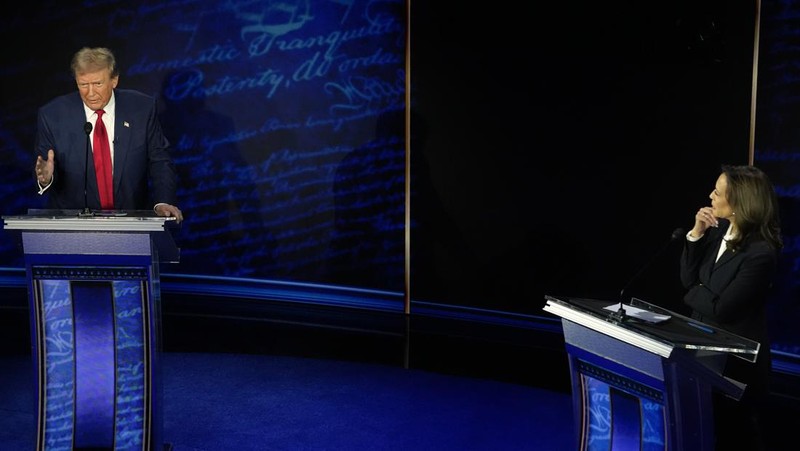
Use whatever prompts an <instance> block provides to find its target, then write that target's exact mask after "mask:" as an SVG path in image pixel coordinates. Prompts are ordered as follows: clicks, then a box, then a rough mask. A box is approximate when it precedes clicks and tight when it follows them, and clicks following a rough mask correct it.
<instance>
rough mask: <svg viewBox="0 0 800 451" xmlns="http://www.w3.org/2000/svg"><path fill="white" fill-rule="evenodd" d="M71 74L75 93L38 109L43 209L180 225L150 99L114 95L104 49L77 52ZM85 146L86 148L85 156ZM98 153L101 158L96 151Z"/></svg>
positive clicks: (172, 176) (112, 65) (110, 61)
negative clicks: (139, 216) (136, 213)
mask: <svg viewBox="0 0 800 451" xmlns="http://www.w3.org/2000/svg"><path fill="white" fill-rule="evenodd" d="M72 72H73V75H74V77H75V81H76V83H77V86H78V92H75V93H71V94H65V95H62V96H60V97H57V98H55V99H53V100H51V101H50V102H48V103H47V104H46V105H44V106H42V107H41V108H40V109H39V115H38V123H37V133H36V143H35V152H36V155H37V159H36V167H35V171H36V178H37V182H38V184H39V194H41V195H46V196H48V206H49V207H50V208H54V209H59V210H61V209H82V208H89V209H91V210H101V209H109V210H149V209H153V210H154V211H155V213H156V214H158V215H159V216H173V217H175V218H176V219H177V221H178V222H180V221H182V220H183V213H182V212H181V210H180V209H179V208H178V207H177V206H175V204H176V194H175V192H176V187H177V180H176V172H175V168H174V166H173V162H172V158H171V157H170V154H169V145H170V144H169V141H168V140H167V138H166V137H165V136H164V134H163V133H162V131H161V124H160V123H159V121H158V117H157V109H156V102H155V99H154V98H153V97H150V96H148V95H145V94H143V93H140V92H137V91H132V90H125V89H116V88H117V84H118V82H119V70H118V68H117V65H116V60H115V58H114V54H113V53H112V52H111V51H110V50H109V49H106V48H88V47H85V48H82V49H81V50H79V51H78V52H76V53H75V55H74V56H73V58H72ZM88 143H92V146H91V152H90V153H87V146H88V145H89V144H88ZM104 148H105V149H108V150H103V151H101V150H102V149H104ZM101 155H105V156H101ZM98 174H99V175H100V177H99V178H98ZM106 174H107V175H106ZM105 180H108V185H107V186H106V185H105ZM112 180H113V183H112ZM104 186H105V188H104ZM84 188H85V189H86V191H85V192H84Z"/></svg>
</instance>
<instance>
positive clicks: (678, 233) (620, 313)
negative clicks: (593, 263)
mask: <svg viewBox="0 0 800 451" xmlns="http://www.w3.org/2000/svg"><path fill="white" fill-rule="evenodd" d="M684 235H686V231H685V230H684V229H682V228H680V227H678V228H677V229H675V230H673V231H672V235H670V237H669V241H667V242H666V243H664V246H662V247H661V249H659V250H658V252H656V253H655V254H653V256H652V257H650V260H648V261H647V263H646V264H645V265H644V266H642V267H641V268H639V271H637V272H636V274H634V275H633V277H631V279H630V280H629V281H628V283H626V284H625V286H624V287H622V290H620V292H619V308H618V309H617V311H616V312H614V313H612V314H611V315H610V316H611V317H612V318H613V319H616V320H617V321H624V320H625V307H624V302H625V297H624V296H625V292H626V291H627V290H628V288H630V287H631V285H633V282H635V281H637V280H638V279H639V277H641V275H642V274H643V273H644V272H645V270H647V269H648V268H650V266H651V265H652V264H653V262H655V261H656V259H657V258H658V257H660V256H661V254H663V253H664V251H666V250H667V248H668V247H669V245H670V244H672V242H673V241H675V240H676V239H678V238H680V237H682V236H684Z"/></svg>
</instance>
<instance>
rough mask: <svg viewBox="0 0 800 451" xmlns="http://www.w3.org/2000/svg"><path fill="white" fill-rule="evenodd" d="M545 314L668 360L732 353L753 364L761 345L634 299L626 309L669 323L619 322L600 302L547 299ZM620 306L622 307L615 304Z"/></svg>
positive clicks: (605, 302) (606, 304)
mask: <svg viewBox="0 0 800 451" xmlns="http://www.w3.org/2000/svg"><path fill="white" fill-rule="evenodd" d="M545 299H546V300H547V304H546V305H545V307H544V310H546V311H549V312H551V313H553V314H556V315H558V316H561V317H562V318H564V319H567V320H570V321H572V322H575V323H578V324H580V325H582V326H585V327H589V328H590V329H594V330H596V331H598V332H601V333H604V334H606V335H609V336H612V337H614V338H617V339H619V340H622V341H625V342H627V343H629V344H632V345H635V346H638V347H641V348H643V349H647V350H649V351H652V352H654V353H657V354H660V355H662V356H664V357H669V356H670V353H671V352H672V350H673V349H675V348H679V349H690V350H700V351H712V352H717V353H729V354H733V355H735V356H737V357H740V358H743V359H745V360H748V361H751V362H754V361H755V360H756V357H757V355H758V350H759V348H760V343H758V342H757V341H753V340H750V339H748V338H745V337H742V336H739V335H736V334H733V333H730V332H728V331H726V330H724V329H720V328H718V327H714V326H712V325H710V324H706V323H702V322H700V321H697V320H693V319H691V318H688V317H686V316H683V315H681V314H678V313H675V312H672V311H670V310H667V309H665V308H663V307H659V306H657V305H654V304H650V303H648V302H645V301H642V300H641V299H636V298H634V299H633V300H632V301H631V303H630V304H626V306H632V307H636V308H637V309H641V310H645V311H647V312H652V313H653V314H654V315H657V316H659V317H667V318H668V319H666V320H663V321H660V322H649V321H643V320H640V319H637V318H635V317H625V318H623V319H619V318H618V317H616V316H615V315H614V313H615V312H614V311H611V310H608V309H607V308H606V307H609V306H610V305H614V304H615V303H614V302H611V301H606V300H598V299H583V298H567V297H560V298H559V297H554V296H545ZM616 304H619V303H616Z"/></svg>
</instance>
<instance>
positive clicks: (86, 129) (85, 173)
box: [79, 122, 92, 216]
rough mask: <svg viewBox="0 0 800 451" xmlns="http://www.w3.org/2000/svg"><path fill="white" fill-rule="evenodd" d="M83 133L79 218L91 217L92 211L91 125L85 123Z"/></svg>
mask: <svg viewBox="0 0 800 451" xmlns="http://www.w3.org/2000/svg"><path fill="white" fill-rule="evenodd" d="M83 131H84V132H86V159H85V160H84V163H83V211H82V212H81V213H80V215H79V216H92V211H91V210H89V195H88V191H89V188H88V186H89V134H90V133H92V123H91V122H86V123H85V124H83Z"/></svg>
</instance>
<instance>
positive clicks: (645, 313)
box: [603, 303, 672, 323]
mask: <svg viewBox="0 0 800 451" xmlns="http://www.w3.org/2000/svg"><path fill="white" fill-rule="evenodd" d="M620 308H622V309H623V310H624V311H625V315H626V316H630V317H631V318H636V319H640V320H642V321H647V322H648V323H662V322H664V321H666V320H668V319H670V318H672V317H671V316H670V315H662V314H660V313H654V312H651V311H649V310H644V309H640V308H638V307H634V306H632V305H625V304H619V303H616V304H611V305H609V306H607V307H603V309H604V310H609V311H612V312H616V311H617V310H619V309H620Z"/></svg>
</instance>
